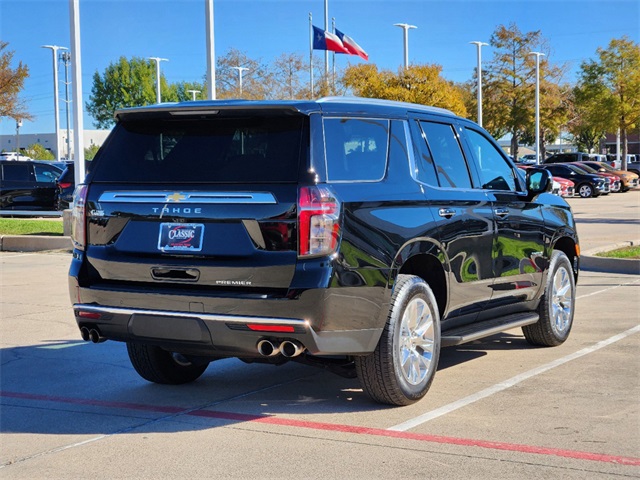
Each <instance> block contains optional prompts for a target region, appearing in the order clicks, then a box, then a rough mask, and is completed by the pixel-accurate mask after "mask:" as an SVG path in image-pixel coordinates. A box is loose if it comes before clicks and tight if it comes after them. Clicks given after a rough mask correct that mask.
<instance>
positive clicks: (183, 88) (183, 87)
mask: <svg viewBox="0 0 640 480" xmlns="http://www.w3.org/2000/svg"><path fill="white" fill-rule="evenodd" d="M169 89H170V90H172V91H173V92H175V97H176V101H177V102H188V101H191V100H193V93H192V92H190V91H189V90H191V91H196V92H200V93H196V100H202V99H205V98H207V85H206V82H177V83H172V84H171V85H169Z"/></svg>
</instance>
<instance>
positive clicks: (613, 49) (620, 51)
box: [579, 37, 640, 169]
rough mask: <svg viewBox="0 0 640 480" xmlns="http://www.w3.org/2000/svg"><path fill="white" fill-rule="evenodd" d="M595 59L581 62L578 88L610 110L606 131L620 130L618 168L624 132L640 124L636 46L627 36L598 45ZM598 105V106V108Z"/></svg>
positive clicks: (639, 49)
mask: <svg viewBox="0 0 640 480" xmlns="http://www.w3.org/2000/svg"><path fill="white" fill-rule="evenodd" d="M597 54H598V59H597V60H589V61H587V62H584V63H583V64H582V65H581V73H580V82H579V85H580V88H582V89H583V90H584V91H585V92H586V93H587V94H590V95H594V96H598V97H599V98H600V100H601V101H602V102H603V103H604V105H606V108H608V109H610V111H611V114H612V119H611V120H610V123H608V124H607V127H608V129H609V130H613V131H615V130H617V129H618V128H619V129H620V135H621V138H622V162H623V163H622V168H623V169H626V168H627V152H628V144H627V136H628V132H629V131H630V130H632V129H633V128H635V127H636V126H637V125H638V124H639V123H640V45H639V44H637V43H634V42H633V41H631V40H630V39H629V38H627V37H622V38H621V39H613V40H611V42H610V43H609V46H608V48H607V49H603V48H598V50H597ZM601 108H602V107H601Z"/></svg>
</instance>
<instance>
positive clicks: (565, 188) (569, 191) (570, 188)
mask: <svg viewBox="0 0 640 480" xmlns="http://www.w3.org/2000/svg"><path fill="white" fill-rule="evenodd" d="M553 181H554V183H557V184H558V192H557V194H558V195H560V196H561V197H573V196H574V195H575V183H573V182H572V181H571V180H569V179H567V178H562V177H553ZM554 193H556V192H554Z"/></svg>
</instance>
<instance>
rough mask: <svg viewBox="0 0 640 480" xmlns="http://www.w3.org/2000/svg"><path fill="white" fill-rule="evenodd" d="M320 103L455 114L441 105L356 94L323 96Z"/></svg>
mask: <svg viewBox="0 0 640 480" xmlns="http://www.w3.org/2000/svg"><path fill="white" fill-rule="evenodd" d="M316 101H317V102H318V103H340V102H344V103H356V104H362V105H379V106H381V107H402V108H407V105H411V106H412V107H414V108H416V109H420V110H429V111H431V112H439V113H446V114H448V115H455V113H453V112H452V111H451V110H447V109H446V108H440V107H432V106H430V105H421V104H419V103H410V102H401V101H398V100H383V99H381V98H366V97H356V96H329V97H322V98H319V99H318V100H316Z"/></svg>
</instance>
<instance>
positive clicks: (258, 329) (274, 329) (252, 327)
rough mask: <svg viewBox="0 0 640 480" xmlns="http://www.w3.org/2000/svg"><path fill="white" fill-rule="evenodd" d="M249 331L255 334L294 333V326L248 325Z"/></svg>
mask: <svg viewBox="0 0 640 480" xmlns="http://www.w3.org/2000/svg"><path fill="white" fill-rule="evenodd" d="M247 327H249V330H253V331H254V332H283V333H294V331H295V330H294V329H293V326H292V325H261V324H259V323H247Z"/></svg>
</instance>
